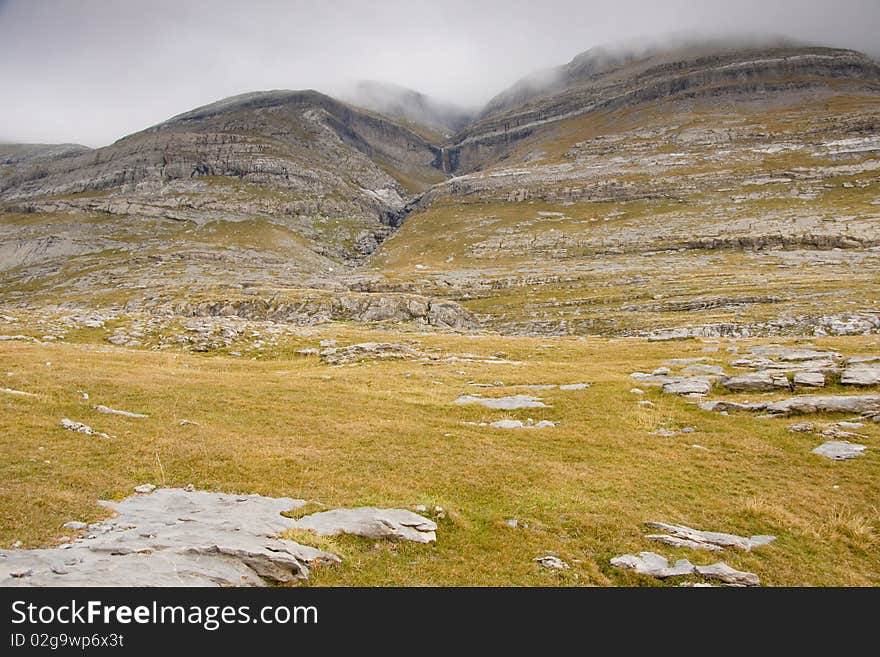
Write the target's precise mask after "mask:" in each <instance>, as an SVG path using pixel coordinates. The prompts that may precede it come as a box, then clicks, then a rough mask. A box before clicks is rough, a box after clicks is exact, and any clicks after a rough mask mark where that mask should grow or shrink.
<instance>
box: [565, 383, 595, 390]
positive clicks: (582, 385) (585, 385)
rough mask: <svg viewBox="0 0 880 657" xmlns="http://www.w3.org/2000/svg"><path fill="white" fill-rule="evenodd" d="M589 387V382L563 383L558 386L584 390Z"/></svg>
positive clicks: (566, 388)
mask: <svg viewBox="0 0 880 657" xmlns="http://www.w3.org/2000/svg"><path fill="white" fill-rule="evenodd" d="M589 387H590V384H589V383H563V384H562V385H560V386H559V389H560V390H586V389H587V388H589Z"/></svg>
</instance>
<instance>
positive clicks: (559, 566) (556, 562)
mask: <svg viewBox="0 0 880 657" xmlns="http://www.w3.org/2000/svg"><path fill="white" fill-rule="evenodd" d="M533 561H536V562H538V563H539V564H541V565H542V566H544V568H549V569H550V570H568V569H569V568H571V566H569V565H568V564H567V563H565V562H564V561H563V560H562V559H560V558H559V557H556V556H553V555H551V554H548V555H545V556H543V557H535V558H534V559H533Z"/></svg>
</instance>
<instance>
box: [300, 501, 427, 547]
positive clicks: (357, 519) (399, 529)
mask: <svg viewBox="0 0 880 657" xmlns="http://www.w3.org/2000/svg"><path fill="white" fill-rule="evenodd" d="M296 527H297V528H298V529H308V530H310V531H313V532H315V533H316V534H318V535H319V536H336V535H337V534H353V535H355V536H364V537H366V538H375V539H391V540H403V541H414V542H416V543H431V542H433V541H435V540H437V535H436V533H435V532H436V531H437V523H435V522H434V521H432V520H428V518H425V517H423V516H420V515H418V514H416V513H413V512H412V511H407V510H405V509H377V508H375V507H370V506H364V507H358V508H355V509H333V510H331V511H320V512H318V513H313V514H311V515H308V516H304V517H302V518H300V519H299V520H297V521H296Z"/></svg>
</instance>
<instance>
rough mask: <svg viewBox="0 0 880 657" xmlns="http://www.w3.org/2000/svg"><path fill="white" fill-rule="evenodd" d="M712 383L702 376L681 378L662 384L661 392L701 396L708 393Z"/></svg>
mask: <svg viewBox="0 0 880 657" xmlns="http://www.w3.org/2000/svg"><path fill="white" fill-rule="evenodd" d="M711 387H712V384H711V383H710V382H709V381H707V380H706V379H703V378H697V377H692V378H683V379H680V380H678V381H670V382H669V383H664V384H663V392H665V393H667V394H672V395H682V396H688V397H702V396H704V395H707V394H709V389H710V388H711Z"/></svg>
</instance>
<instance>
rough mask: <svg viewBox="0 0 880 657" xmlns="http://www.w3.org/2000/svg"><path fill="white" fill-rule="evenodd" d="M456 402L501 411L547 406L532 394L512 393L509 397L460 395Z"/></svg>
mask: <svg viewBox="0 0 880 657" xmlns="http://www.w3.org/2000/svg"><path fill="white" fill-rule="evenodd" d="M455 403H456V404H480V405H482V406H485V407H486V408H493V409H496V410H502V411H513V410H516V409H519V408H548V406H547V404H545V403H544V402H542V401H541V399H540V397H533V396H532V395H512V396H510V397H494V398H493V397H478V396H476V395H462V396H461V397H459V398H458V399H456V400H455Z"/></svg>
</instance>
